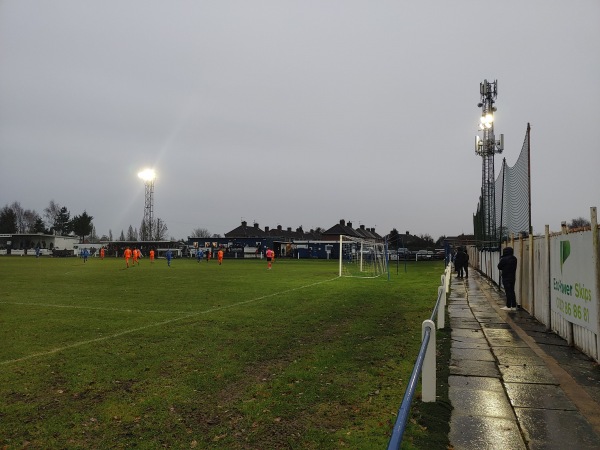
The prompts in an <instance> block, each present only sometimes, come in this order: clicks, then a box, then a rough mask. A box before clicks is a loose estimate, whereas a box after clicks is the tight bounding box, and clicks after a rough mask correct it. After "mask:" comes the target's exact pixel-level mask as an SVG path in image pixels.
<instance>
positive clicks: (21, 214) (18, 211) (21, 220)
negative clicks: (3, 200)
mask: <svg viewBox="0 0 600 450" xmlns="http://www.w3.org/2000/svg"><path fill="white" fill-rule="evenodd" d="M10 209H12V210H13V212H14V213H15V219H16V221H17V233H25V232H26V231H27V229H26V228H27V225H26V223H25V210H24V209H23V207H22V206H21V203H19V202H13V203H12V205H10Z"/></svg>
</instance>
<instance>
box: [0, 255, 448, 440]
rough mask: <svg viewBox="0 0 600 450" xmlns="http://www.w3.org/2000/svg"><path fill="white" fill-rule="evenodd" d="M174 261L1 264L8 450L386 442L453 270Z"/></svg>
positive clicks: (1, 371)
mask: <svg viewBox="0 0 600 450" xmlns="http://www.w3.org/2000/svg"><path fill="white" fill-rule="evenodd" d="M171 266H172V267H168V266H167V263H166V261H165V260H157V261H155V262H154V264H150V262H149V261H148V260H147V259H143V260H141V264H140V265H139V266H136V267H131V268H129V269H126V268H125V262H124V261H123V260H122V259H120V258H119V259H116V258H106V259H104V260H100V259H98V258H91V259H89V260H88V262H87V263H85V264H84V263H83V261H82V260H81V259H79V258H54V259H53V258H46V257H42V258H40V259H35V258H33V257H2V258H0V273H1V274H2V281H1V283H0V342H2V345H0V398H2V401H1V402H0V447H1V448H3V449H4V448H6V449H12V448H22V447H29V448H130V447H137V448H152V449H153V448H160V447H163V448H211V449H212V448H219V449H221V448H222V449H279V448H292V449H294V448H303V449H328V448H331V449H333V448H344V447H346V448H353V449H358V448H360V449H370V448H385V447H386V446H387V442H388V440H389V437H390V433H391V428H392V426H393V423H394V420H395V417H396V413H397V411H398V406H399V405H400V402H401V400H402V396H403V394H404V390H405V388H406V382H407V381H408V378H409V377H410V373H411V371H412V367H413V364H414V361H415V358H416V355H417V352H418V348H419V346H420V334H421V322H422V321H423V320H424V319H426V318H429V315H430V314H431V310H432V308H433V305H434V302H435V298H436V295H437V286H438V285H439V276H440V275H441V273H442V272H443V264H442V263H441V262H419V263H414V262H413V263H410V264H409V265H408V270H407V271H406V272H404V271H403V270H400V273H399V274H396V272H395V270H392V275H391V280H390V281H388V280H387V278H384V277H383V278H379V279H375V280H365V279H347V278H338V277H337V270H338V266H337V262H332V261H331V262H328V261H298V260H277V261H275V263H274V265H273V270H267V265H266V261H256V260H225V261H224V262H223V265H222V266H219V265H218V264H217V262H216V261H210V262H209V263H207V262H206V261H203V262H201V263H197V262H196V261H195V260H187V259H183V260H182V259H177V260H173V262H172V264H171ZM419 414H420V412H419V409H418V408H417V409H416V411H415V413H414V416H413V420H412V421H411V422H412V423H411V426H410V427H409V430H408V432H407V434H406V435H405V444H403V448H413V445H412V444H410V442H411V441H415V440H416V442H428V439H429V438H430V434H431V433H435V431H432V430H429V429H427V428H426V426H423V423H420V420H421V419H420V418H419ZM425 425H427V424H426V423H425ZM443 433H444V432H443V431H442V434H443ZM438 434H439V433H438ZM429 442H430V441H429ZM415 445H417V444H415ZM417 447H419V445H417Z"/></svg>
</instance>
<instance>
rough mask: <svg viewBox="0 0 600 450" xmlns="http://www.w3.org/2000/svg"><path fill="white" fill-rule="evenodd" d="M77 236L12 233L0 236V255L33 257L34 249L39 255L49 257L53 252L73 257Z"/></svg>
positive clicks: (77, 240)
mask: <svg viewBox="0 0 600 450" xmlns="http://www.w3.org/2000/svg"><path fill="white" fill-rule="evenodd" d="M78 242H79V237H78V236H55V235H53V234H43V233H14V234H0V255H35V249H36V248H39V249H40V254H42V255H50V254H52V253H53V252H54V253H57V252H58V251H60V254H61V256H62V254H65V255H67V254H68V255H73V254H74V248H75V245H76V244H77V243H78Z"/></svg>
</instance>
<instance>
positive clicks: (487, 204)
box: [475, 80, 504, 242]
mask: <svg viewBox="0 0 600 450" xmlns="http://www.w3.org/2000/svg"><path fill="white" fill-rule="evenodd" d="M479 93H480V94H481V102H480V103H479V104H478V105H477V106H478V107H480V108H481V120H480V123H479V130H480V131H481V132H482V134H483V136H482V137H480V136H477V137H476V138H475V153H477V154H478V155H479V156H481V158H482V159H483V165H482V168H481V203H482V204H481V205H480V206H481V221H482V223H481V230H482V238H483V240H484V241H488V242H489V241H493V242H495V241H497V239H498V235H499V233H498V230H497V228H496V187H495V173H494V155H495V154H496V153H502V150H504V135H503V134H501V135H500V140H499V141H497V140H496V137H495V136H494V112H496V107H495V106H494V103H495V102H496V97H497V96H498V81H497V80H496V81H494V82H493V83H490V82H488V80H484V81H483V83H480V85H479Z"/></svg>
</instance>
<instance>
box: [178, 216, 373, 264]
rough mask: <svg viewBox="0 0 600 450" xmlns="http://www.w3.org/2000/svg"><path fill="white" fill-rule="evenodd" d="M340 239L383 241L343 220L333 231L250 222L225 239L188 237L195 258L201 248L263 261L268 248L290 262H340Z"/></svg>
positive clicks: (233, 231) (330, 229) (365, 229)
mask: <svg viewBox="0 0 600 450" xmlns="http://www.w3.org/2000/svg"><path fill="white" fill-rule="evenodd" d="M340 235H344V236H350V237H353V238H358V239H365V240H374V241H383V237H382V236H381V235H379V234H378V233H377V232H376V231H375V228H366V227H365V226H364V225H361V226H359V227H358V228H354V227H353V226H352V222H348V223H346V221H345V220H343V219H342V220H340V221H339V223H337V224H335V225H333V226H332V227H330V228H329V229H327V230H325V231H323V230H310V231H304V230H303V229H302V227H301V226H300V227H298V228H296V229H295V230H294V229H292V228H291V227H288V228H285V229H284V228H283V227H282V226H281V225H278V226H277V227H275V228H270V227H265V228H264V230H263V229H262V228H260V226H259V224H258V223H254V224H252V225H248V223H247V222H246V221H242V222H241V224H240V225H239V226H238V227H236V228H234V229H233V230H231V231H229V232H228V233H225V237H223V238H201V237H188V245H189V246H190V253H191V254H192V255H193V254H194V252H195V251H196V249H197V248H203V249H215V248H221V249H223V250H224V252H225V256H226V257H233V258H259V257H262V255H263V254H264V252H265V251H266V249H267V248H271V249H273V250H274V251H275V255H276V256H277V257H280V258H281V257H289V258H320V259H330V258H337V257H338V253H339V249H338V246H336V244H337V243H339V238H340Z"/></svg>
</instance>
